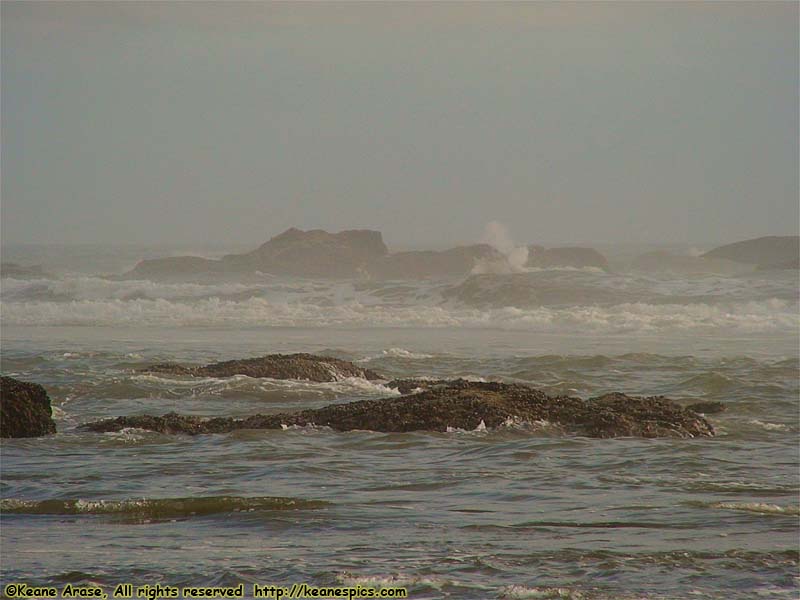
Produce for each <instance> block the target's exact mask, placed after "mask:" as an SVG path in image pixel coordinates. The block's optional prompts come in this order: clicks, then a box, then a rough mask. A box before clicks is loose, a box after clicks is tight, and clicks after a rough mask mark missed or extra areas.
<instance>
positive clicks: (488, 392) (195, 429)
mask: <svg viewBox="0 0 800 600" xmlns="http://www.w3.org/2000/svg"><path fill="white" fill-rule="evenodd" d="M509 420H514V421H525V422H541V421H547V422H548V423H551V424H553V425H555V426H558V427H560V428H562V429H563V430H564V431H565V432H568V433H575V434H578V435H586V436H590V437H598V438H611V437H620V436H638V437H647V438H652V437H662V436H665V437H681V438H690V437H696V436H713V435H714V428H713V427H712V426H711V424H710V423H709V422H708V421H706V420H705V419H704V418H703V417H702V416H700V415H699V414H697V413H696V412H694V411H690V410H687V409H684V408H682V407H680V406H679V405H677V404H675V403H674V402H672V401H671V400H668V399H666V398H663V397H652V398H638V397H632V396H627V395H625V394H620V393H614V394H606V395H604V396H600V397H598V398H594V399H591V400H582V399H580V398H570V397H566V396H560V397H551V396H548V395H547V394H545V393H544V392H541V391H539V390H535V389H533V388H529V387H526V386H523V385H516V384H504V383H484V382H469V381H463V380H462V381H455V382H451V383H449V384H447V385H443V386H434V387H431V388H430V389H428V390H424V391H422V392H419V393H416V394H411V395H407V396H401V397H399V398H389V399H385V400H362V401H359V402H352V403H349V404H332V405H329V406H326V407H323V408H320V409H315V410H304V411H299V412H295V413H280V414H274V415H253V416H250V417H246V418H244V419H233V418H214V419H201V418H198V417H191V416H181V415H177V414H174V413H170V414H167V415H165V416H163V417H154V416H150V415H142V416H132V417H118V418H116V419H108V420H104V421H98V422H95V423H90V424H88V425H87V426H86V427H87V428H88V429H90V430H92V431H97V432H107V431H119V430H121V429H124V428H128V427H133V428H140V429H148V430H152V431H158V432H161V433H186V434H191V435H194V434H198V433H224V432H229V431H235V430H238V429H280V428H282V427H287V426H293V425H298V426H305V425H317V426H324V427H330V428H331V429H334V430H336V431H350V430H356V429H357V430H370V431H382V432H408V431H442V432H443V431H447V430H448V429H450V428H458V429H465V430H472V429H476V428H478V427H479V426H485V427H497V426H499V425H503V424H504V423H507V422H509Z"/></svg>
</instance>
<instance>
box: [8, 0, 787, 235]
mask: <svg viewBox="0 0 800 600" xmlns="http://www.w3.org/2000/svg"><path fill="white" fill-rule="evenodd" d="M798 7H800V4H798V3H796V2H780V3H770V2H757V3H747V2H713V3H702V2H686V3H683V2H662V3H652V2H647V3H645V2H640V3H637V2H611V3H601V2H591V3H567V2H552V3H550V2H530V3H502V2H491V3H489V2H487V3H463V4H462V3H456V2H451V3H412V2H394V3H378V2H371V3H370V2H362V3H337V2H326V3H313V2H302V3H266V2H264V3H258V2H247V3H239V2H232V1H229V2H222V1H220V2H202V3H201V2H175V3H172V2H92V3H81V2H57V3H48V2H8V1H3V2H2V5H0V24H1V27H2V35H1V36H0V43H1V44H2V56H1V58H2V68H1V72H0V90H1V91H0V96H1V97H0V115H1V118H2V132H1V135H2V140H1V142H2V151H1V163H2V164H1V165H0V166H1V168H2V173H1V175H2V190H1V197H0V230H1V239H2V243H3V244H18V243H59V244H62V243H63V244H80V243H119V244H128V243H130V244H165V243H166V244H197V243H204V242H207V243H216V244H225V243H237V244H248V243H252V244H259V243H261V242H263V241H264V240H266V239H268V238H269V237H271V236H273V235H275V234H277V233H280V232H281V231H283V230H285V229H287V228H289V227H292V226H297V227H300V228H303V229H310V228H322V229H327V230H329V231H338V230H341V229H350V228H368V229H377V230H380V231H382V232H383V234H384V239H385V240H386V241H387V243H389V244H390V246H392V247H404V248H405V247H414V246H418V247H441V246H446V245H452V244H457V243H464V242H470V241H475V240H478V239H480V238H481V236H482V233H483V231H484V229H485V227H486V225H487V223H489V222H493V221H496V222H499V223H502V224H504V225H505V226H506V228H507V229H508V231H509V234H510V235H511V236H512V237H513V238H514V239H515V240H517V241H520V242H528V243H544V244H558V243H561V244H569V243H591V242H596V243H609V242H617V243H642V242H659V243H663V242H668V243H688V244H700V243H714V242H728V241H736V240H740V239H746V238H751V237H757V236H761V235H787V234H797V233H798V228H799V227H800V225H799V224H798V223H799V222H800V209H799V207H798V205H799V203H800V201H799V200H798V197H799V195H800V189H799V187H798V160H799V158H800V157H799V155H798V89H799V88H800V85H799V82H798V73H799V72H800V69H799V68H798V56H799V54H800V48H799V47H798V45H799V42H798V16H799V15H798Z"/></svg>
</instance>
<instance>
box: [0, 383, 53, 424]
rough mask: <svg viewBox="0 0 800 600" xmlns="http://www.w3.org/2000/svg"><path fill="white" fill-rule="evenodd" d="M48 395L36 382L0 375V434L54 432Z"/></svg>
mask: <svg viewBox="0 0 800 600" xmlns="http://www.w3.org/2000/svg"><path fill="white" fill-rule="evenodd" d="M52 415H53V409H52V408H51V407H50V397H49V396H48V395H47V392H46V391H45V389H44V388H43V387H42V386H40V385H39V384H38V383H28V382H25V381H19V380H17V379H13V378H11V377H0V437H1V438H24V437H38V436H40V435H47V434H49V433H55V432H56V424H55V422H54V421H53V417H52Z"/></svg>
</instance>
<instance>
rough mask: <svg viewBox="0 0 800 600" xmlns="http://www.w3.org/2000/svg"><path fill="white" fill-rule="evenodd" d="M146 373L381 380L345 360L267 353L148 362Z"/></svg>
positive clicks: (367, 370) (324, 380)
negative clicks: (206, 361) (199, 361)
mask: <svg viewBox="0 0 800 600" xmlns="http://www.w3.org/2000/svg"><path fill="white" fill-rule="evenodd" d="M142 371H144V372H148V373H168V374H171V375H194V376H199V377H231V376H233V375H247V376H248V377H269V378H271V379H305V380H308V381H318V382H326V381H339V380H341V379H344V378H346V377H362V378H364V379H371V380H374V379H382V377H381V376H380V375H379V374H378V373H376V372H375V371H372V370H370V369H364V368H362V367H359V366H357V365H355V364H353V363H351V362H348V361H346V360H339V359H338V358H331V357H328V356H315V355H313V354H269V355H267V356H261V357H258V358H246V359H241V360H227V361H224V362H217V363H212V364H210V365H205V366H194V367H192V366H184V365H179V364H175V363H162V364H156V365H151V366H149V367H147V368H145V369H142Z"/></svg>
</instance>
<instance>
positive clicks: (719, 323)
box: [0, 297, 800, 333]
mask: <svg viewBox="0 0 800 600" xmlns="http://www.w3.org/2000/svg"><path fill="white" fill-rule="evenodd" d="M0 316H1V318H2V322H3V324H5V325H72V326H74V325H79V326H97V325H100V326H109V325H135V326H200V327H203V326H221V325H234V326H236V325H238V326H278V327H283V326H306V327H339V326H377V327H468V328H500V329H524V330H529V331H542V332H551V331H552V332H571V331H575V332H580V331H587V330H591V331H598V332H629V331H644V332H648V331H652V332H660V331H668V330H692V329H712V330H713V329H726V330H732V331H735V332H741V333H750V332H753V333H757V332H774V331H795V330H797V329H798V328H800V316H799V315H798V312H797V306H796V304H795V303H791V302H788V301H785V300H778V299H771V300H766V301H757V302H756V301H754V302H743V303H737V304H731V305H725V306H715V305H708V304H660V305H653V304H646V303H626V304H619V305H616V306H604V307H602V306H572V307H561V308H559V307H536V308H515V307H512V306H506V307H502V308H488V309H478V308H459V307H446V306H442V305H429V304H428V305H409V306H394V305H384V304H366V303H362V302H358V301H354V302H347V303H343V304H339V305H334V306H331V305H328V304H315V303H310V302H296V303H290V302H275V301H268V300H266V299H264V298H250V299H247V300H243V301H234V300H224V299H220V298H216V297H215V298H207V299H203V300H198V301H194V302H183V301H174V300H167V299H164V298H159V299H156V300H150V299H134V300H120V299H111V300H109V299H105V300H76V301H71V302H52V301H33V302H24V303H23V302H3V303H2V304H0Z"/></svg>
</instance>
